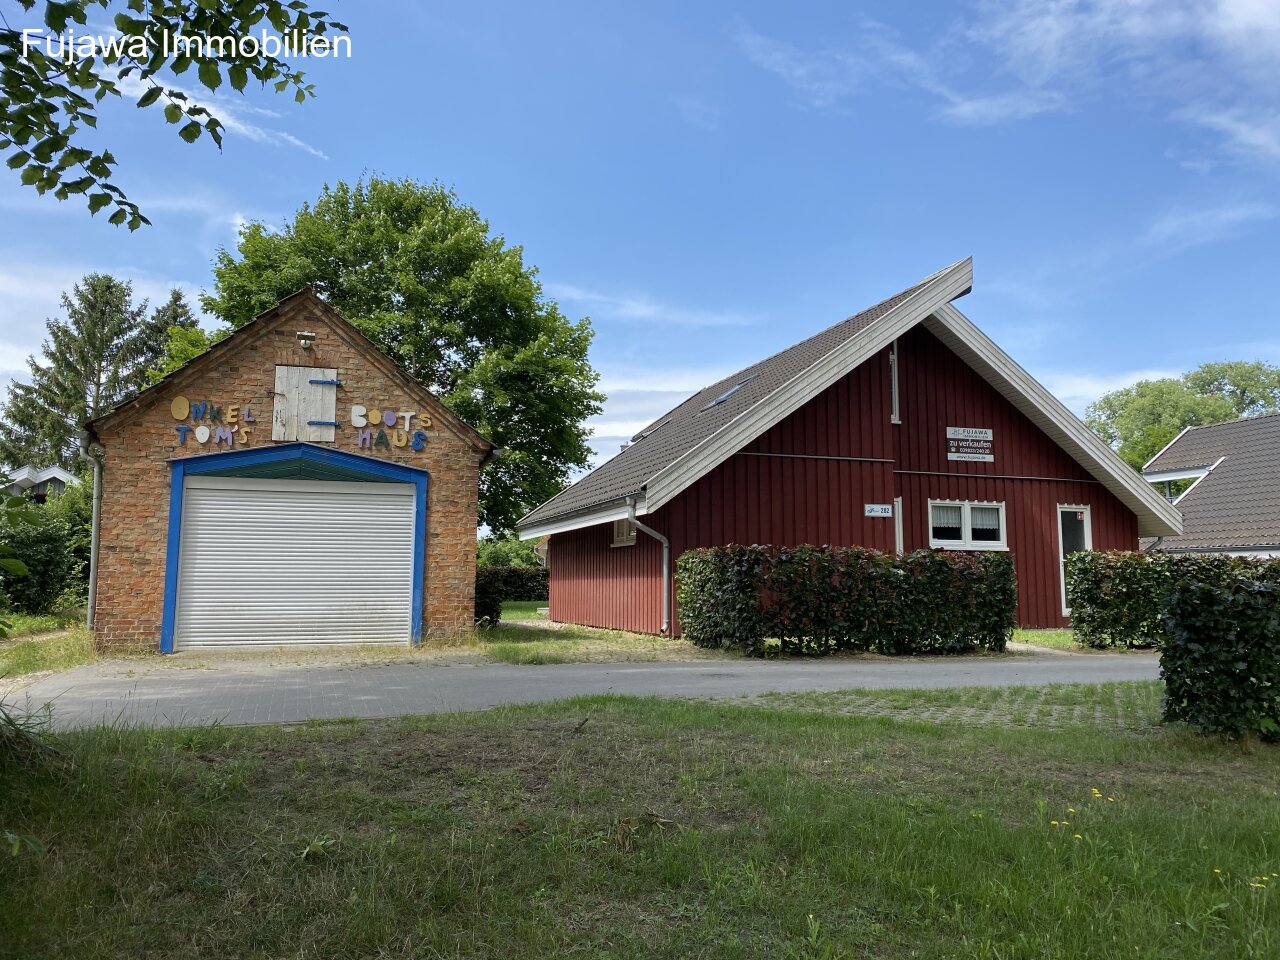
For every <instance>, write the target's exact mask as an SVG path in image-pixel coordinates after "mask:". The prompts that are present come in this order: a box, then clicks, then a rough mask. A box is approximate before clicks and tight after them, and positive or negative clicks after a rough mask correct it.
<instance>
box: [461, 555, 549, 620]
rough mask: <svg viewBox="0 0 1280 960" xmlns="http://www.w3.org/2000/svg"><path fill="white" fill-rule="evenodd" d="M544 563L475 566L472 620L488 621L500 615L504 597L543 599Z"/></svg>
mask: <svg viewBox="0 0 1280 960" xmlns="http://www.w3.org/2000/svg"><path fill="white" fill-rule="evenodd" d="M547 589H548V580H547V568H546V567H477V568H476V620H477V621H484V622H487V623H488V624H490V625H492V624H495V623H497V622H498V621H499V620H500V619H502V604H503V603H504V602H505V601H507V600H546V599H547Z"/></svg>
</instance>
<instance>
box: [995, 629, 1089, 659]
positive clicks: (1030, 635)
mask: <svg viewBox="0 0 1280 960" xmlns="http://www.w3.org/2000/svg"><path fill="white" fill-rule="evenodd" d="M1013 642H1014V643H1029V644H1031V645H1032V646H1035V647H1048V648H1049V649H1051V650H1072V651H1075V652H1077V653H1079V652H1080V651H1082V650H1084V649H1085V647H1084V646H1083V645H1082V644H1081V643H1079V642H1078V641H1077V640H1076V635H1075V633H1074V632H1072V631H1071V630H1027V629H1024V628H1021V627H1019V628H1018V629H1017V630H1014V631H1013Z"/></svg>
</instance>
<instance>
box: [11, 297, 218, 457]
mask: <svg viewBox="0 0 1280 960" xmlns="http://www.w3.org/2000/svg"><path fill="white" fill-rule="evenodd" d="M174 293H175V294H176V297H175V296H171V297H170V299H169V302H168V303H166V304H165V305H164V306H163V307H161V309H160V310H158V311H156V313H155V314H154V315H153V316H152V317H151V318H150V319H148V318H147V303H146V301H145V300H144V301H142V302H141V303H140V304H135V303H134V302H133V286H132V284H129V283H126V282H123V281H121V280H117V279H115V278H114V277H111V276H107V275H106V274H100V273H93V274H89V275H88V276H86V277H85V278H84V279H82V280H81V281H80V282H79V283H77V284H76V285H75V287H74V288H73V289H72V290H71V292H70V293H69V294H67V293H64V294H63V295H62V309H63V312H64V313H65V317H62V318H58V317H54V318H50V319H49V321H48V336H47V337H46V338H45V341H44V343H43V345H42V346H41V350H40V356H39V357H35V356H32V357H28V358H27V366H28V368H29V369H30V382H29V383H21V382H18V381H14V382H13V383H12V384H10V385H9V396H8V400H7V402H6V403H5V404H4V410H3V420H0V462H3V463H5V464H7V465H8V466H10V467H16V466H21V465H23V464H32V465H33V466H41V467H42V466H48V465H49V464H54V463H56V464H58V465H59V466H62V467H65V468H67V469H74V468H75V466H76V460H77V456H78V455H77V451H76V448H77V446H78V445H79V438H80V431H81V430H82V429H83V428H84V425H85V423H87V422H88V421H89V420H92V419H93V418H94V417H96V416H98V415H100V414H102V413H104V412H106V411H107V410H109V409H110V408H111V407H113V406H115V405H116V404H117V403H119V402H121V401H122V400H124V399H125V398H127V397H128V396H130V395H131V394H133V393H135V392H137V391H138V390H139V389H140V388H141V387H142V386H143V385H144V384H145V383H146V370H147V368H148V367H150V366H151V365H153V364H154V363H155V362H156V361H157V360H158V358H159V356H160V355H161V354H162V353H163V351H164V343H165V337H164V336H163V334H162V333H161V332H160V331H163V330H164V329H165V328H166V327H167V326H169V325H170V321H177V322H176V325H179V326H180V325H182V324H184V323H186V322H187V321H186V317H188V316H190V313H191V310H190V307H188V306H187V305H186V302H185V300H183V299H182V296H181V294H179V293H178V292H177V291H174ZM184 311H185V313H184ZM162 315H163V316H162ZM191 322H194V318H191ZM157 324H161V326H159V327H157V326H156V325H157Z"/></svg>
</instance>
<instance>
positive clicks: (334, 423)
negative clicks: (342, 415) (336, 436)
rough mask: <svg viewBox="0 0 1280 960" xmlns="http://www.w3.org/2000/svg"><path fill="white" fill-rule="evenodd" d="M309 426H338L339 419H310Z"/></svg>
mask: <svg viewBox="0 0 1280 960" xmlns="http://www.w3.org/2000/svg"><path fill="white" fill-rule="evenodd" d="M307 426H308V427H336V426H338V421H337V420H308V421H307Z"/></svg>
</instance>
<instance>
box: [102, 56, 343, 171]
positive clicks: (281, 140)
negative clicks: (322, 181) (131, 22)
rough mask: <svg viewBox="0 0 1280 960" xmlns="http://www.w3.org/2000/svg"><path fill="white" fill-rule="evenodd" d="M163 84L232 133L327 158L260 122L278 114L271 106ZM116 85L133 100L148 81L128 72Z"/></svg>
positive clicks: (233, 95) (125, 95) (316, 149)
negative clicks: (203, 109)
mask: <svg viewBox="0 0 1280 960" xmlns="http://www.w3.org/2000/svg"><path fill="white" fill-rule="evenodd" d="M163 85H164V86H165V87H166V88H168V89H172V90H177V91H180V92H181V93H183V94H185V95H186V96H187V98H188V104H189V105H195V106H201V107H204V108H205V109H206V110H208V111H209V112H210V113H212V114H213V115H214V116H215V117H217V118H218V119H219V120H221V121H222V125H223V126H224V127H225V128H226V130H227V133H229V134H232V135H233V136H238V137H243V138H244V139H246V140H251V141H253V142H254V143H268V144H274V145H277V146H279V145H282V144H283V145H285V146H290V147H295V148H297V149H298V150H302V151H303V152H304V153H309V154H311V155H312V156H313V157H318V158H319V159H321V160H328V159H329V157H328V155H327V154H325V152H324V151H323V150H320V149H319V148H317V147H313V146H312V145H311V144H309V143H307V142H306V141H305V140H301V139H299V138H298V137H295V136H294V135H293V134H291V133H289V132H288V131H286V130H281V129H280V128H279V127H278V126H277V125H274V124H273V125H264V124H263V123H262V120H279V119H280V114H279V113H277V112H276V111H274V110H270V109H267V108H265V107H258V106H255V105H253V104H252V103H250V102H249V101H248V100H246V99H245V98H244V96H243V95H241V94H232V95H224V94H219V93H212V92H210V91H208V90H203V91H195V90H189V89H185V88H183V87H180V86H177V85H175V84H173V83H171V82H168V81H164V82H163ZM116 86H118V87H119V88H120V93H121V94H122V95H123V97H124V98H125V99H126V100H129V99H133V100H137V99H138V98H139V97H141V96H142V95H143V94H144V93H146V91H147V90H148V88H149V86H150V84H147V83H144V82H142V81H141V80H139V79H138V78H137V77H135V76H132V75H130V76H128V77H125V78H124V79H122V80H119V81H117V83H116ZM161 102H164V101H163V98H161Z"/></svg>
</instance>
